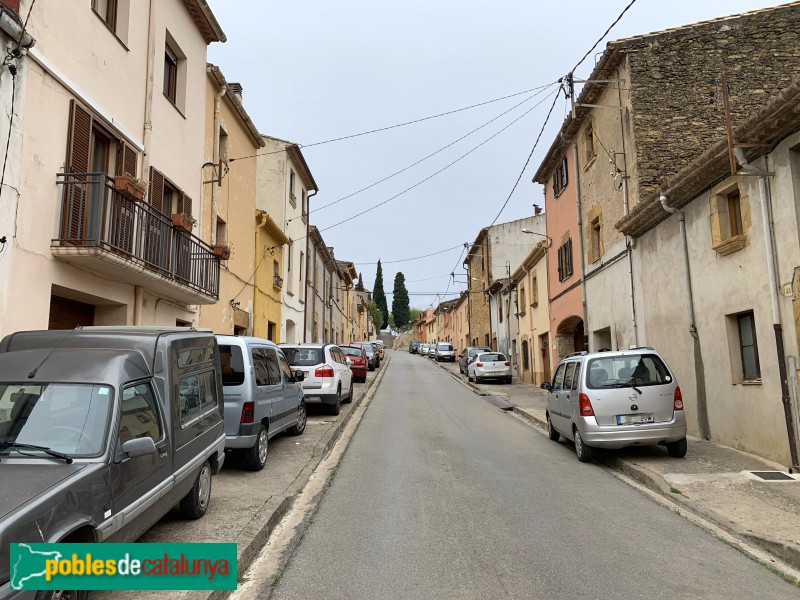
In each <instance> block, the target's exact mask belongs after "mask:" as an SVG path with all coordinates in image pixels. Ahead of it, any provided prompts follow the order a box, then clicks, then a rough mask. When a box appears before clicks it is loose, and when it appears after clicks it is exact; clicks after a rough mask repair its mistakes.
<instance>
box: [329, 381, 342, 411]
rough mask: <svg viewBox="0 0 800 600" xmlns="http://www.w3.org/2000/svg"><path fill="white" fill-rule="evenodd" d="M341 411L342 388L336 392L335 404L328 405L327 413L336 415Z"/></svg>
mask: <svg viewBox="0 0 800 600" xmlns="http://www.w3.org/2000/svg"><path fill="white" fill-rule="evenodd" d="M341 411H342V388H341V387H340V388H338V389H337V390H336V402H335V403H334V404H329V405H328V413H329V414H331V415H334V416H336V415H338V414H339V413H340V412H341Z"/></svg>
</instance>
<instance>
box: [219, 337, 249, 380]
mask: <svg viewBox="0 0 800 600" xmlns="http://www.w3.org/2000/svg"><path fill="white" fill-rule="evenodd" d="M219 360H220V363H221V365H222V385H223V386H226V385H242V384H243V383H244V360H243V359H242V349H241V348H240V347H239V346H228V345H223V344H220V347H219Z"/></svg>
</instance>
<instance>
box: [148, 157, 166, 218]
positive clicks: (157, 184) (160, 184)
mask: <svg viewBox="0 0 800 600" xmlns="http://www.w3.org/2000/svg"><path fill="white" fill-rule="evenodd" d="M149 200H150V206H152V207H153V208H154V209H155V210H157V211H158V212H160V213H163V214H166V213H165V212H164V175H163V174H162V173H161V172H160V171H158V170H157V169H155V168H154V167H150V195H149Z"/></svg>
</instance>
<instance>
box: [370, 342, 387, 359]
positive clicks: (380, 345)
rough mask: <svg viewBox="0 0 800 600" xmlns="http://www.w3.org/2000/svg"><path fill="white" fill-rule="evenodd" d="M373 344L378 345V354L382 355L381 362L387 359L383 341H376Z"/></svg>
mask: <svg viewBox="0 0 800 600" xmlns="http://www.w3.org/2000/svg"><path fill="white" fill-rule="evenodd" d="M372 343H373V344H377V345H378V354H380V357H381V360H383V359H384V358H386V344H384V343H383V340H374V341H373V342H372Z"/></svg>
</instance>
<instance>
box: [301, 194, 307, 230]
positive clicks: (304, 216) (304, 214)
mask: <svg viewBox="0 0 800 600" xmlns="http://www.w3.org/2000/svg"><path fill="white" fill-rule="evenodd" d="M301 208H302V210H303V222H304V223H308V194H307V193H306V191H305V190H303V206H302V207H301Z"/></svg>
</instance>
